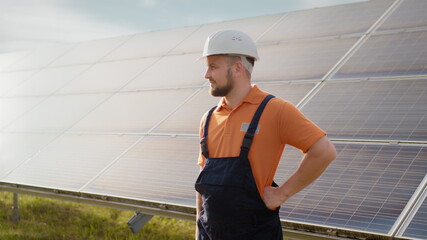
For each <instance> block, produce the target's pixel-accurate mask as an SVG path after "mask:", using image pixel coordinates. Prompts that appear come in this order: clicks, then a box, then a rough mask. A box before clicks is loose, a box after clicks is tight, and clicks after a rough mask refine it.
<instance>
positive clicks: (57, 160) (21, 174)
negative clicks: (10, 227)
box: [2, 135, 137, 191]
mask: <svg viewBox="0 0 427 240" xmlns="http://www.w3.org/2000/svg"><path fill="white" fill-rule="evenodd" d="M136 139H137V137H135V136H105V135H100V136H91V135H63V136H61V137H59V138H57V139H55V140H54V141H53V142H52V143H50V144H49V145H48V146H47V147H46V148H44V149H43V150H42V151H41V152H40V153H38V154H37V155H36V156H34V157H33V158H32V159H31V160H30V161H28V162H26V163H25V164H23V165H22V166H20V167H19V168H17V169H16V170H14V171H13V172H12V173H11V174H10V175H8V176H7V177H6V178H4V179H3V180H2V181H5V182H12V183H20V184H25V185H33V186H34V185H35V186H42V187H49V188H54V189H63V190H64V189H65V190H73V191H77V190H79V188H80V187H82V186H83V185H84V184H85V183H86V182H88V181H89V180H90V179H92V178H93V177H94V176H96V174H98V173H99V172H100V171H101V170H102V169H103V168H104V167H106V166H107V165H108V164H109V163H111V162H112V161H113V160H114V159H115V158H117V157H118V156H119V155H120V153H122V152H123V151H124V150H125V149H126V148H128V147H129V146H130V145H131V144H132V143H134V142H135V141H136Z"/></svg>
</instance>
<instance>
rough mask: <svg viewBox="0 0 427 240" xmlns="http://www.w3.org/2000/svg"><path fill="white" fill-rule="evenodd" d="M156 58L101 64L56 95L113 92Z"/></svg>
mask: <svg viewBox="0 0 427 240" xmlns="http://www.w3.org/2000/svg"><path fill="white" fill-rule="evenodd" d="M157 59H158V58H143V59H136V60H124V61H112V62H101V63H96V64H94V65H92V66H91V67H90V68H89V69H87V70H86V71H85V72H84V73H82V74H81V75H79V76H78V77H77V78H75V79H74V80H73V81H71V82H69V83H68V84H67V85H65V86H64V87H63V88H61V89H60V90H59V91H58V93H59V94H64V93H87V92H114V91H118V90H120V89H121V88H122V87H123V86H125V85H126V84H127V83H129V82H130V81H131V80H133V79H134V78H135V77H136V76H137V75H138V74H140V73H142V72H143V71H144V70H146V69H147V68H148V67H149V66H150V65H151V64H152V63H153V62H154V61H156V60H157Z"/></svg>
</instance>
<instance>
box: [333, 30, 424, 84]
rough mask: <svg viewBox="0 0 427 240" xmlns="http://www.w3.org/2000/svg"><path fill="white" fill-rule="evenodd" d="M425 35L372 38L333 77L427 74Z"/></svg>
mask: <svg viewBox="0 0 427 240" xmlns="http://www.w3.org/2000/svg"><path fill="white" fill-rule="evenodd" d="M426 38H427V32H426V31H422V32H399V33H392V34H386V35H373V36H371V37H370V38H369V39H368V41H367V42H366V43H365V44H364V45H363V46H362V47H361V48H360V49H359V50H358V51H357V52H356V53H355V54H354V55H353V56H352V57H351V58H350V59H349V60H348V62H347V63H346V64H345V65H344V66H343V67H342V68H341V69H340V70H339V71H338V73H336V74H335V75H334V76H333V78H369V77H399V76H408V75H410V76H414V75H426V74H427V66H426V64H425V63H426V62H427V41H425V39H426Z"/></svg>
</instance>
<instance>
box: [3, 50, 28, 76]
mask: <svg viewBox="0 0 427 240" xmlns="http://www.w3.org/2000/svg"><path fill="white" fill-rule="evenodd" d="M27 54H28V52H10V53H2V54H0V71H4V70H6V69H7V68H8V67H9V66H11V65H12V64H14V63H15V62H17V61H18V60H19V59H21V58H23V57H25V56H26V55H27ZM0 79H1V78H0Z"/></svg>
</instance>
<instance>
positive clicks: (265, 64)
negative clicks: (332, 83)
mask: <svg viewBox="0 0 427 240" xmlns="http://www.w3.org/2000/svg"><path fill="white" fill-rule="evenodd" d="M356 41H357V38H346V39H333V40H328V41H325V40H318V41H302V42H294V43H284V44H279V45H266V46H260V47H259V48H258V52H259V55H260V58H261V59H262V61H259V62H257V63H256V64H255V68H254V72H253V74H252V79H253V81H256V82H260V81H284V80H319V79H322V77H323V76H324V75H325V74H326V73H327V72H328V71H329V70H330V69H331V68H332V67H333V66H334V65H335V64H336V63H337V61H338V60H339V59H340V58H341V57H342V56H344V54H345V53H346V52H347V51H348V49H349V48H350V47H351V46H352V45H353V44H354V43H355V42H356Z"/></svg>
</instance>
